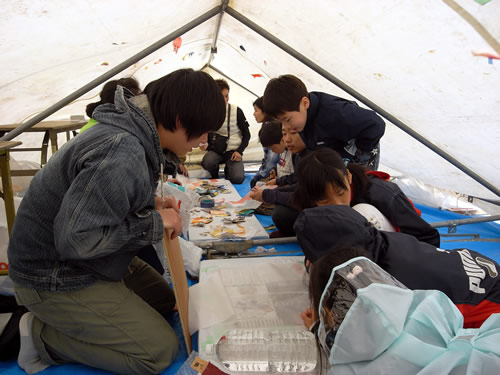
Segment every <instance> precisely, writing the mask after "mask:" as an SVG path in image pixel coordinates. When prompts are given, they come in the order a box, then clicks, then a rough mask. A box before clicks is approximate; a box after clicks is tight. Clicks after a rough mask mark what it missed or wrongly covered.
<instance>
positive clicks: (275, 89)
mask: <svg viewBox="0 0 500 375" xmlns="http://www.w3.org/2000/svg"><path fill="white" fill-rule="evenodd" d="M309 105H310V102H309V93H308V92H307V88H306V86H305V85H304V83H303V82H302V81H301V80H300V79H298V78H297V77H295V76H293V75H291V74H286V75H282V76H279V77H278V78H273V79H271V80H270V81H269V83H268V84H267V86H266V90H265V91H264V108H265V109H266V113H267V114H268V115H269V116H272V117H275V118H277V119H278V120H281V122H282V125H283V127H289V128H291V129H292V130H294V131H299V132H300V131H302V130H303V129H304V127H305V125H306V121H307V109H308V108H309Z"/></svg>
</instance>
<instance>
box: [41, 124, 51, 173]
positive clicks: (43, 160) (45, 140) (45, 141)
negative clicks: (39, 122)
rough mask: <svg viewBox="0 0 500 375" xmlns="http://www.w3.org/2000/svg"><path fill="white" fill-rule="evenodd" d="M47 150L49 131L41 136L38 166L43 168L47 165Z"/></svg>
mask: <svg viewBox="0 0 500 375" xmlns="http://www.w3.org/2000/svg"><path fill="white" fill-rule="evenodd" d="M48 148H49V131H48V130H47V131H46V132H45V134H44V136H43V141H42V149H41V151H42V157H41V160H40V166H41V167H43V166H44V165H45V164H47V149H48Z"/></svg>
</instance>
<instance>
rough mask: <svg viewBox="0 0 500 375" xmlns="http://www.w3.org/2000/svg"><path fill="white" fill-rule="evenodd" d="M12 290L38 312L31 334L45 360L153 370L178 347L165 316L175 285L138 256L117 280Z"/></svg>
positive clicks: (135, 371)
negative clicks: (60, 288) (74, 287)
mask: <svg viewBox="0 0 500 375" xmlns="http://www.w3.org/2000/svg"><path fill="white" fill-rule="evenodd" d="M15 294H16V298H17V301H18V303H19V304H21V305H25V306H26V307H27V308H28V309H29V310H30V311H32V312H33V313H34V314H35V316H36V318H35V319H34V320H33V326H32V334H33V340H34V343H35V346H36V347H37V349H38V352H39V353H40V356H41V358H42V360H43V361H44V362H46V363H50V364H62V363H69V362H76V363H83V364H85V365H88V366H92V367H96V368H100V369H104V370H107V371H111V372H115V373H119V374H156V373H160V372H162V371H163V370H164V369H165V368H166V367H168V365H169V364H170V363H171V362H172V360H173V359H174V357H175V355H176V353H177V348H178V341H177V337H176V335H175V333H174V330H173V329H172V327H170V325H169V324H168V322H167V321H166V320H165V318H164V317H163V316H165V315H166V314H167V313H168V312H170V311H171V310H172V308H173V307H174V305H175V298H174V294H173V291H172V289H170V287H169V286H168V283H166V281H165V280H164V279H163V278H162V277H161V276H160V275H159V274H158V272H156V271H155V270H154V269H153V268H151V267H150V266H149V265H147V264H146V263H144V262H143V261H142V260H140V259H138V258H137V257H136V258H134V260H132V262H131V263H130V266H129V272H128V274H127V275H126V276H125V277H124V279H123V280H122V281H120V282H108V281H98V282H96V283H95V284H93V285H91V286H90V287H87V288H85V289H81V290H76V291H71V292H45V291H37V290H34V289H30V288H25V287H22V286H20V285H15ZM162 315H163V316H162Z"/></svg>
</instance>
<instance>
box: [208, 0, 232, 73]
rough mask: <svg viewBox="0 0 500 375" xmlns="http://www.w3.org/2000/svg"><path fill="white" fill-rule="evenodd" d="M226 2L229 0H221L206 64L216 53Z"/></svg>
mask: <svg viewBox="0 0 500 375" xmlns="http://www.w3.org/2000/svg"><path fill="white" fill-rule="evenodd" d="M228 4H229V0H222V3H221V9H220V13H219V19H218V20H217V26H216V28H215V33H214V39H213V41H212V45H211V46H210V57H209V58H208V63H207V65H210V63H211V62H212V60H213V59H214V55H215V54H216V53H217V39H219V31H220V26H221V25H222V17H223V16H224V12H225V11H226V8H227V6H228Z"/></svg>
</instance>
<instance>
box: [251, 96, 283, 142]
mask: <svg viewBox="0 0 500 375" xmlns="http://www.w3.org/2000/svg"><path fill="white" fill-rule="evenodd" d="M253 109H254V111H253V117H255V121H257V123H259V124H261V123H263V122H264V121H265V120H266V117H267V114H266V113H265V112H264V98H263V97H262V96H261V97H259V98H257V99H255V101H254V102H253ZM280 127H281V125H280ZM264 147H267V146H264Z"/></svg>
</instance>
